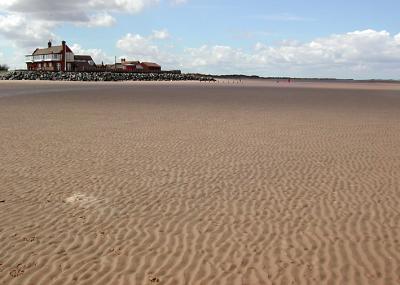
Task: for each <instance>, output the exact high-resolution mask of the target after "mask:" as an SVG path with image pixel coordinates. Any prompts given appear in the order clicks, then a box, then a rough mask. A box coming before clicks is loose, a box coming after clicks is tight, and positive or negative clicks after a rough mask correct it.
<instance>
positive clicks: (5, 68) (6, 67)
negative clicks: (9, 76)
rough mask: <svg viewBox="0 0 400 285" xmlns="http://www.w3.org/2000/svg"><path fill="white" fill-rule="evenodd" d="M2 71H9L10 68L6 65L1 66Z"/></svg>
mask: <svg viewBox="0 0 400 285" xmlns="http://www.w3.org/2000/svg"><path fill="white" fill-rule="evenodd" d="M0 71H8V66H7V65H6V64H0Z"/></svg>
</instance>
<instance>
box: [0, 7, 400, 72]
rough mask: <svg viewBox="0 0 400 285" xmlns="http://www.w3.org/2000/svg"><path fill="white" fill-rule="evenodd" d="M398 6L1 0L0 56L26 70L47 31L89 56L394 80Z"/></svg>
mask: <svg viewBox="0 0 400 285" xmlns="http://www.w3.org/2000/svg"><path fill="white" fill-rule="evenodd" d="M398 11H400V1H398V0H397V1H394V0H380V1H375V0H374V1H371V0H364V1H362V0H346V1H345V0H336V1H321V0H319V1H316V0H307V1H299V0H296V1H295V0H247V1H233V0H230V1H228V0H213V1H212V0H85V1H82V0H66V1H60V0H0V64H7V65H9V66H10V67H11V68H13V69H15V68H25V64H24V56H25V55H28V54H31V53H32V52H33V51H34V50H35V49H36V48H37V47H46V46H47V42H48V41H49V40H50V39H51V40H52V42H53V44H54V45H58V44H60V42H61V41H62V40H65V41H66V42H67V44H68V45H69V46H70V47H71V48H72V50H73V51H74V53H75V54H90V55H92V57H93V58H94V60H95V62H96V63H101V62H104V63H113V62H114V58H115V56H116V57H117V58H127V59H129V60H140V61H154V62H157V63H159V64H161V65H162V67H163V69H181V70H182V71H184V72H202V73H211V74H247V75H253V74H255V75H260V76H290V77H320V78H321V77H325V78H328V77H329V78H355V79H372V78H373V79H400V17H398Z"/></svg>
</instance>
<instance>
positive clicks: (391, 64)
mask: <svg viewBox="0 0 400 285" xmlns="http://www.w3.org/2000/svg"><path fill="white" fill-rule="evenodd" d="M156 34H158V33H155V32H153V34H152V35H150V36H147V37H145V36H142V35H138V34H127V35H125V36H124V37H123V38H121V39H120V40H119V41H118V42H117V47H118V48H119V49H120V50H121V51H123V52H124V53H125V54H126V55H127V57H131V58H133V59H138V60H151V61H156V62H159V63H161V64H162V65H163V66H167V67H169V68H183V69H184V70H185V71H193V72H194V71H196V72H205V73H243V74H260V75H266V76H296V77H340V78H343V77H352V78H369V77H374V78H379V77H381V78H392V77H393V74H400V34H398V35H393V36H392V35H390V33H388V32H386V31H375V30H364V31H355V32H350V33H346V34H338V35H331V36H328V37H323V38H317V39H314V40H312V41H309V42H303V43H301V42H298V41H294V40H287V41H283V42H281V43H280V44H277V45H265V44H263V43H257V44H255V45H254V47H253V49H252V50H243V49H240V48H235V47H232V46H227V45H214V46H209V45H203V46H200V47H195V48H193V47H192V48H186V49H184V51H183V52H177V51H176V50H172V49H167V48H166V47H165V45H161V44H162V43H161V44H160V43H159V42H156V39H158V38H164V37H157V36H155V35H156ZM168 35H169V34H168Z"/></svg>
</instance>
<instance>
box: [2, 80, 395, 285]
mask: <svg viewBox="0 0 400 285" xmlns="http://www.w3.org/2000/svg"><path fill="white" fill-rule="evenodd" d="M399 204H400V86H399V85H396V84H366V83H310V82H295V83H292V84H287V83H283V82H280V83H279V84H278V83H276V82H273V81H245V82H242V83H239V82H234V81H232V80H230V81H229V82H228V81H227V80H225V82H221V81H220V82H218V83H196V82H183V83H179V82H160V83H149V82H144V83H72V82H69V83H60V82H0V217H1V219H0V284H18V285H26V284H30V285H38V284H138V285H139V284H171V285H178V284H182V285H184V284H190V285H191V284H204V285H207V284H221V285H225V284H229V285H230V284H246V285H259V284H400V209H399Z"/></svg>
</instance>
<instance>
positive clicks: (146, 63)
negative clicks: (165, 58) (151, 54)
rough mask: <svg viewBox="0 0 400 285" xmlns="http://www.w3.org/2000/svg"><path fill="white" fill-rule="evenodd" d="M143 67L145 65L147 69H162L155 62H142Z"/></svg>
mask: <svg viewBox="0 0 400 285" xmlns="http://www.w3.org/2000/svg"><path fill="white" fill-rule="evenodd" d="M141 64H142V65H145V66H147V67H161V66H160V65H158V64H157V63H154V62H142V63H141Z"/></svg>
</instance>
